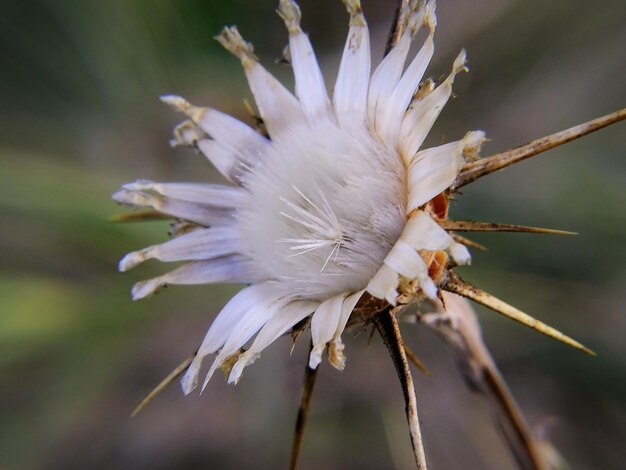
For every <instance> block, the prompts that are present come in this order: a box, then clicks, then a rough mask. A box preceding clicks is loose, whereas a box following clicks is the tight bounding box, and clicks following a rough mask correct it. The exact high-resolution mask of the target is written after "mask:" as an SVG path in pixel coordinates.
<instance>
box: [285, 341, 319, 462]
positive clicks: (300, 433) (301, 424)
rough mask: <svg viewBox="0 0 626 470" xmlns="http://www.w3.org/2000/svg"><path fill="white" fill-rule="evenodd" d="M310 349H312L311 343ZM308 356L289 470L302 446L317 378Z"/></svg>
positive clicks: (315, 370) (296, 460)
mask: <svg viewBox="0 0 626 470" xmlns="http://www.w3.org/2000/svg"><path fill="white" fill-rule="evenodd" d="M311 349H313V345H312V344H311ZM308 357H309V356H308V355H307V363H306V365H305V366H304V380H303V382H302V390H301V391H300V406H299V408H298V417H297V418H296V429H295V432H294V436H293V445H292V446H291V458H290V460H289V469H290V470H295V469H296V466H297V465H298V456H299V455H300V449H301V447H302V440H303V438H304V430H305V428H306V422H307V418H308V416H309V409H310V407H311V398H312V397H313V388H314V387H315V379H316V378H317V370H318V369H311V368H310V367H309V363H308V360H309V359H308Z"/></svg>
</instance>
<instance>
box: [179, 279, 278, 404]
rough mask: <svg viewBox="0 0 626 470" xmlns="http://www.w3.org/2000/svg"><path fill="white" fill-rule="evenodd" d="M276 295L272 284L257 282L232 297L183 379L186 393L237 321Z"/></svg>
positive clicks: (195, 383) (190, 389)
mask: <svg viewBox="0 0 626 470" xmlns="http://www.w3.org/2000/svg"><path fill="white" fill-rule="evenodd" d="M275 296H276V293H275V289H274V288H273V287H272V286H271V285H269V284H255V285H252V286H250V287H246V288H245V289H243V290H241V291H239V292H238V293H237V294H236V295H235V296H234V297H233V298H232V299H230V301H229V302H228V303H227V304H226V305H225V306H224V308H223V309H222V310H221V311H220V313H219V314H218V315H217V317H216V318H215V320H214V321H213V323H212V324H211V327H210V328H209V331H207V334H206V336H205V337H204V340H203V341H202V344H201V345H200V348H199V349H198V352H197V353H196V357H195V358H194V359H193V361H192V362H191V365H190V366H189V368H188V369H187V372H186V373H185V375H184V376H183V378H182V380H181V384H182V387H183V390H184V392H185V394H186V395H187V394H189V393H191V391H192V390H193V389H194V388H196V386H197V384H198V374H199V372H200V368H201V366H202V361H203V360H204V358H205V357H206V356H208V355H209V354H213V353H214V352H216V351H217V350H218V349H219V348H221V347H222V346H223V345H224V342H225V341H226V339H227V338H228V337H229V336H230V334H231V332H232V331H233V329H234V328H235V326H236V325H237V323H238V322H239V321H240V320H241V319H242V318H243V316H244V314H245V313H246V312H247V311H248V310H249V309H250V308H251V307H252V306H254V305H258V304H263V303H265V302H266V299H268V298H271V299H274V298H275Z"/></svg>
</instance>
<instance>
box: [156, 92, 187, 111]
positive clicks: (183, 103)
mask: <svg viewBox="0 0 626 470" xmlns="http://www.w3.org/2000/svg"><path fill="white" fill-rule="evenodd" d="M161 101H162V102H163V103H165V104H167V105H169V106H171V107H172V108H174V109H175V110H177V111H183V112H184V111H185V110H186V109H187V108H188V107H189V106H190V104H189V102H188V101H187V100H186V99H185V98H183V97H181V96H178V95H162V96H161Z"/></svg>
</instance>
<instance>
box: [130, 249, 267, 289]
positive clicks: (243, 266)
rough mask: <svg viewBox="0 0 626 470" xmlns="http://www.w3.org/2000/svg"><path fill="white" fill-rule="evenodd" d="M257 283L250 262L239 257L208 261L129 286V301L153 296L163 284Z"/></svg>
mask: <svg viewBox="0 0 626 470" xmlns="http://www.w3.org/2000/svg"><path fill="white" fill-rule="evenodd" d="M257 280H258V275H257V274H256V270H255V269H254V265H253V264H252V263H251V261H250V260H249V259H248V258H246V257H243V256H241V255H231V256H226V257H222V258H216V259H213V260H209V261H192V262H190V263H187V264H185V265H183V266H181V267H180V268H178V269H175V270H173V271H170V272H169V273H167V274H164V275H163V276H159V277H155V278H153V279H148V280H147V281H142V282H138V283H137V284H135V285H134V286H133V290H132V296H133V300H139V299H143V298H145V297H148V296H150V295H152V294H154V293H155V292H156V291H157V290H159V289H160V288H162V287H164V286H166V285H167V284H188V285H190V284H216V283H237V284H245V283H249V282H254V281H257Z"/></svg>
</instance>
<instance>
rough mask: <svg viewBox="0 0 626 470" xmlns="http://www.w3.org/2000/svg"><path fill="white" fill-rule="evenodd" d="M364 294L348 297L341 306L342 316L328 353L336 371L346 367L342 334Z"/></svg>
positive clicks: (359, 293)
mask: <svg viewBox="0 0 626 470" xmlns="http://www.w3.org/2000/svg"><path fill="white" fill-rule="evenodd" d="M364 293H365V290H362V291H359V292H357V293H355V294H352V295H350V296H348V297H346V300H344V302H343V305H342V306H341V316H340V317H339V321H338V322H337V329H336V330H335V334H334V335H333V338H332V341H331V345H330V347H329V352H328V356H329V358H328V359H329V362H330V364H331V365H332V366H333V367H334V368H335V369H339V370H343V368H344V367H345V365H346V359H345V356H344V354H343V343H342V342H341V334H342V333H343V330H345V328H346V324H347V323H348V319H349V318H350V314H351V313H352V311H353V310H354V307H356V304H357V303H358V302H359V300H361V297H362V296H363V294H364Z"/></svg>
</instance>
